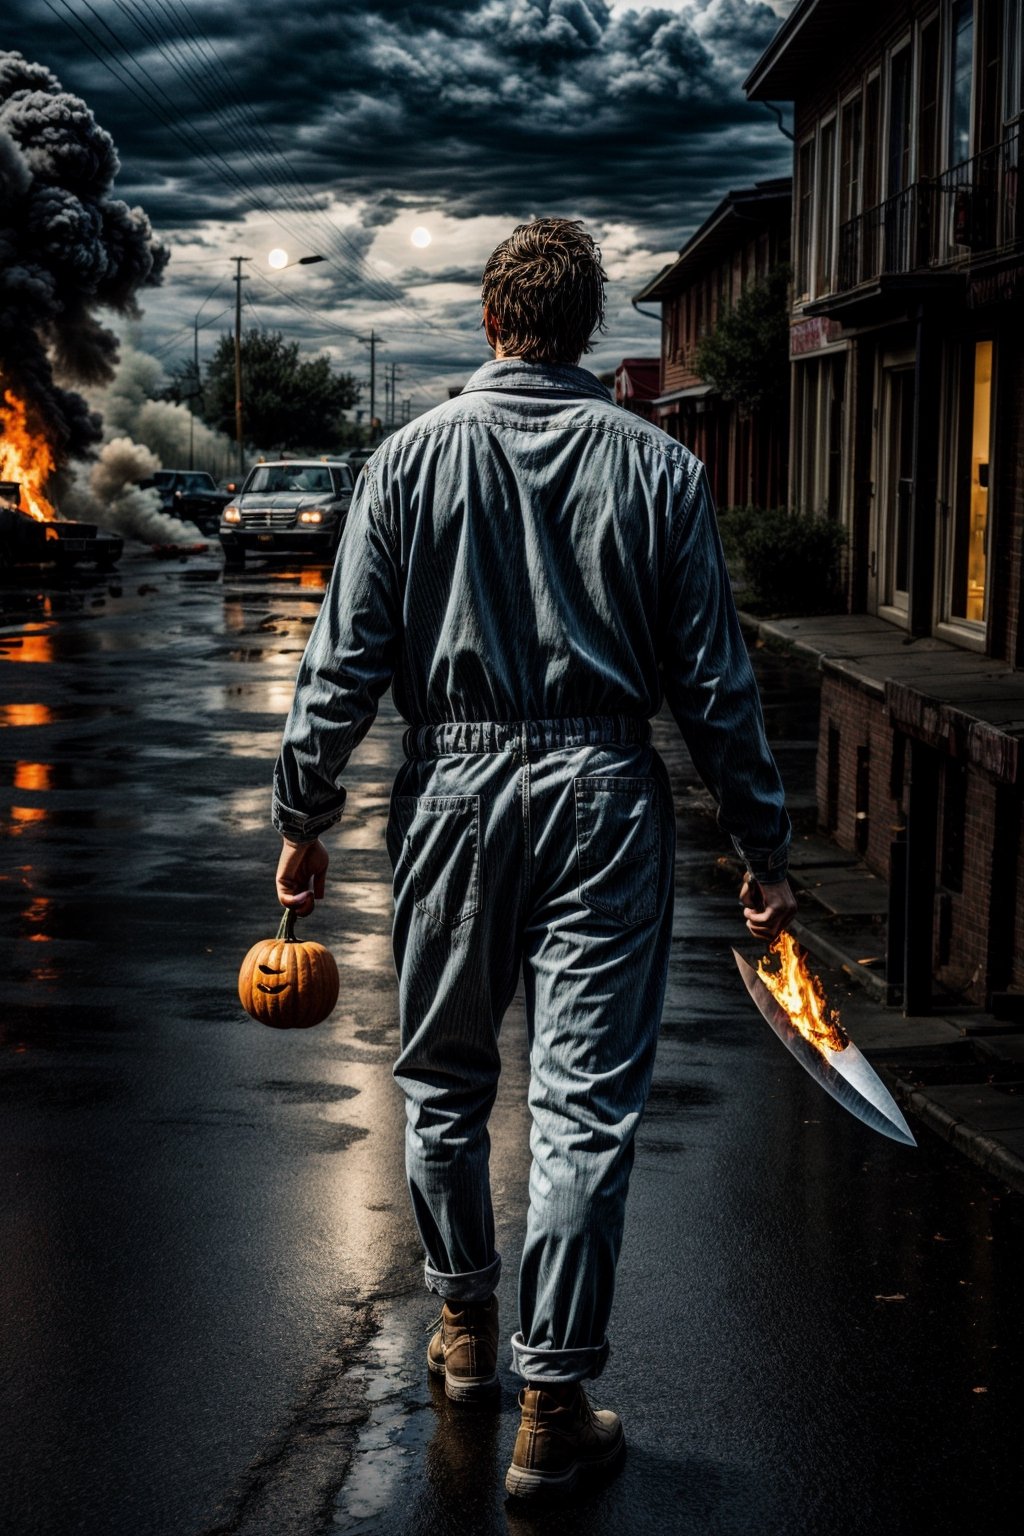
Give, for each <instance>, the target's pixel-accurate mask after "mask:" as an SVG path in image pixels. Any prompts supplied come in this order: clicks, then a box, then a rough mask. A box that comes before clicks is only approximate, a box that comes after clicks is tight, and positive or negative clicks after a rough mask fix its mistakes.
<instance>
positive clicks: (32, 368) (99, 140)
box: [0, 51, 167, 462]
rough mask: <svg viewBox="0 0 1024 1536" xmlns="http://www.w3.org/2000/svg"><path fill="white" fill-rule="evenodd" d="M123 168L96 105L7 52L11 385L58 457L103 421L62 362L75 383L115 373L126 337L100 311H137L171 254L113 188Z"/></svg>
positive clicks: (5, 205)
mask: <svg viewBox="0 0 1024 1536" xmlns="http://www.w3.org/2000/svg"><path fill="white" fill-rule="evenodd" d="M118 169H119V166H118V159H117V153H116V151H115V149H114V144H113V140H112V139H111V137H110V135H109V134H108V133H107V132H106V131H105V130H104V129H103V128H101V127H100V126H99V124H98V123H97V121H96V119H95V117H94V116H93V114H92V112H91V111H90V109H89V107H88V106H87V105H86V104H85V102H84V101H81V100H80V99H79V98H78V97H77V96H73V95H70V94H69V93H68V92H66V91H64V90H62V89H61V85H60V81H59V80H58V79H57V78H56V77H55V76H54V75H53V74H52V73H51V72H50V71H49V70H46V69H43V68H40V67H39V66H38V65H36V64H34V63H32V62H31V61H26V60H25V59H24V58H23V57H22V56H21V55H20V54H18V53H15V52H3V51H0V389H4V388H6V389H8V390H12V391H14V392H16V393H17V394H18V395H19V396H20V397H21V398H23V399H24V401H25V403H26V405H27V408H28V414H29V420H30V426H31V427H32V428H33V429H34V430H36V431H39V430H40V429H41V430H43V431H44V432H45V435H46V437H47V439H48V441H49V443H50V445H51V447H52V448H53V450H54V451H55V454H56V457H57V459H58V461H59V462H61V461H63V460H64V459H65V458H67V457H68V456H71V455H76V454H81V453H84V452H85V451H86V450H87V449H88V448H89V447H90V446H91V445H92V444H93V443H94V442H95V441H96V440H97V438H98V435H99V422H98V420H97V419H96V418H95V417H94V416H93V415H92V414H91V413H90V411H89V409H88V407H87V405H86V403H85V401H84V400H83V399H82V397H81V395H79V394H77V393H76V392H75V391H73V390H68V389H66V388H64V387H63V385H62V384H60V383H58V382H57V381H56V380H55V377H54V365H56V368H57V371H58V372H59V374H61V375H63V377H64V379H66V380H70V381H71V382H77V383H96V382H103V381H105V380H108V379H109V378H110V377H111V376H112V373H113V367H114V364H115V362H116V359H117V338H116V337H115V336H114V334H113V332H111V331H110V330H109V329H108V328H107V327H106V326H105V325H103V324H101V322H100V321H99V320H98V319H97V317H96V311H97V310H98V309H101V308H102V309H108V310H113V311H115V312H116V313H119V314H121V315H125V316H134V315H137V314H138V307H137V303H136V296H137V294H138V291H139V290H140V289H141V288H143V287H145V286H150V285H153V284H156V283H158V282H159V280H160V275H161V272H162V270H163V267H164V265H165V263H166V260H167V252H166V250H164V249H163V247H161V246H160V245H159V244H158V242H157V241H156V240H155V239H154V237H153V232H152V229H151V227H150V224H149V220H148V219H147V217H146V215H145V214H144V213H143V211H142V210H141V208H129V207H128V205H127V204H126V203H124V202H122V201H121V200H120V199H118V198H115V197H114V196H113V195H112V191H113V182H114V177H115V176H116V175H117V172H118ZM0 415H2V396H0Z"/></svg>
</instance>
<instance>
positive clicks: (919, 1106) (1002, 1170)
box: [887, 1074, 1024, 1194]
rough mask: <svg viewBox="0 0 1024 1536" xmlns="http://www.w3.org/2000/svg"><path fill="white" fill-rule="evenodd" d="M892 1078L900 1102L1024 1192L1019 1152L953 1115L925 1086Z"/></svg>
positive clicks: (988, 1170)
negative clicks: (931, 1095) (920, 1086)
mask: <svg viewBox="0 0 1024 1536" xmlns="http://www.w3.org/2000/svg"><path fill="white" fill-rule="evenodd" d="M887 1075H889V1074H887ZM891 1081H892V1083H893V1086H894V1088H895V1093H896V1098H897V1099H898V1100H899V1102H900V1103H901V1104H902V1105H904V1106H905V1107H906V1108H907V1109H909V1110H911V1111H912V1112H913V1113H914V1114H915V1115H916V1116H917V1117H918V1119H920V1120H923V1121H924V1123H925V1125H927V1126H928V1127H929V1129H930V1130H933V1131H934V1132H935V1133H936V1135H938V1136H941V1137H942V1139H943V1140H944V1141H948V1142H949V1144H950V1146H952V1147H955V1148H956V1150H957V1151H958V1152H962V1153H963V1155H964V1156H965V1157H969V1158H970V1160H971V1162H972V1163H977V1164H978V1166H979V1168H984V1170H985V1172H986V1173H991V1174H993V1175H994V1176H995V1177H996V1178H998V1179H1001V1180H1002V1182H1003V1183H1004V1184H1008V1185H1009V1186H1010V1188H1011V1189H1015V1190H1017V1191H1018V1192H1019V1193H1021V1194H1024V1160H1022V1159H1021V1158H1019V1157H1018V1156H1017V1154H1016V1153H1015V1152H1011V1151H1010V1149H1009V1148H1008V1147H1006V1146H1004V1145H1003V1143H1002V1142H1001V1141H996V1140H995V1139H994V1138H993V1137H992V1136H986V1134H985V1133H984V1131H979V1130H977V1129H976V1128H975V1127H974V1126H972V1125H971V1124H970V1123H969V1122H968V1121H966V1120H960V1119H958V1118H957V1116H956V1115H952V1114H950V1112H949V1110H948V1109H943V1107H942V1105H941V1104H937V1103H936V1102H935V1100H934V1099H930V1098H929V1097H928V1095H927V1093H926V1092H925V1091H924V1090H923V1089H921V1088H914V1087H913V1086H912V1085H911V1084H910V1083H907V1082H904V1081H903V1079H902V1078H900V1077H892V1078H891Z"/></svg>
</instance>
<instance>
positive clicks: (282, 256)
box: [267, 246, 327, 272]
mask: <svg viewBox="0 0 1024 1536" xmlns="http://www.w3.org/2000/svg"><path fill="white" fill-rule="evenodd" d="M326 259H327V258H326V257H325V256H300V257H299V258H298V260H297V261H289V260H288V252H287V251H284V250H282V249H281V247H280V246H276V247H275V249H274V250H272V251H271V252H270V254H269V256H268V257H267V266H268V267H273V269H274V271H275V272H282V271H283V270H284V268H285V267H311V266H313V264H314V262H317V261H325V260H326Z"/></svg>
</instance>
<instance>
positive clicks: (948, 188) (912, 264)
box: [836, 124, 1024, 293]
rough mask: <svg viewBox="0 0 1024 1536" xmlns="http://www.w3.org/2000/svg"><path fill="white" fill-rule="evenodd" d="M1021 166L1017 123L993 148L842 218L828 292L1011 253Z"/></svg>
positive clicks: (1020, 229) (1023, 222) (1022, 223)
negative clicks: (835, 266)
mask: <svg viewBox="0 0 1024 1536" xmlns="http://www.w3.org/2000/svg"><path fill="white" fill-rule="evenodd" d="M1021 169H1022V166H1021V128H1020V124H1017V125H1016V126H1015V127H1014V130H1013V132H1012V133H1011V134H1010V136H1009V137H1008V138H1006V139H1004V140H1003V142H1002V143H1001V144H996V145H995V146H994V147H993V148H992V149H986V150H984V151H983V152H982V153H981V154H980V155H975V156H974V157H973V158H972V159H970V160H964V161H963V162H962V163H961V164H960V165H955V166H953V167H951V169H950V170H948V171H944V172H943V173H942V175H941V176H936V177H931V178H929V179H928V180H925V181H917V182H914V184H913V185H912V186H909V187H907V188H905V190H904V191H902V192H897V193H896V195H895V196H894V197H890V198H888V199H887V200H886V201H885V202H884V203H880V204H879V205H878V206H877V207H875V208H869V209H867V210H866V211H865V212H864V213H861V214H858V215H857V217H856V218H854V219H850V220H849V222H848V223H846V224H843V225H842V226H841V228H840V230H839V272H838V280H837V283H836V290H837V291H838V292H839V293H846V292H848V291H849V290H850V289H851V288H857V287H859V286H860V285H861V283H868V282H874V281H875V280H877V279H878V278H879V277H884V276H889V275H891V274H895V273H911V272H921V271H928V270H930V269H932V268H941V267H947V266H951V265H954V264H966V263H969V262H970V260H971V259H972V258H973V257H977V256H980V255H994V254H995V253H997V252H999V251H1002V250H1005V249H1009V248H1012V247H1013V246H1015V245H1016V244H1017V243H1018V241H1019V240H1020V239H1021V236H1022V234H1024V218H1022V215H1021V211H1020V200H1019V186H1020V176H1021Z"/></svg>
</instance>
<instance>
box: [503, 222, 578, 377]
mask: <svg viewBox="0 0 1024 1536" xmlns="http://www.w3.org/2000/svg"><path fill="white" fill-rule="evenodd" d="M605 281H606V274H605V271H604V268H603V267H602V265H601V251H600V247H599V246H597V245H596V244H595V243H594V240H593V239H592V237H591V236H590V235H588V234H587V231H586V230H585V229H584V228H583V225H582V223H581V222H580V220H579V219H534V220H533V222H532V223H530V224H520V225H519V226H518V227H517V228H516V229H514V230H513V231H512V233H511V234H510V235H509V237H508V239H507V240H503V241H502V242H501V244H500V245H499V246H498V248H497V250H495V251H494V252H493V254H492V255H491V257H490V259H489V260H488V262H487V265H486V267H485V268H484V275H483V283H482V291H481V299H482V301H483V303H484V306H485V307H486V309H487V311H488V312H489V315H490V318H491V322H492V324H493V326H494V327H495V328H496V330H497V334H498V337H499V338H500V343H501V351H502V355H503V356H505V357H522V358H525V359H526V360H527V361H528V362H531V363H576V362H578V361H579V359H580V357H581V356H582V355H583V353H584V352H589V351H590V338H591V336H592V335H593V333H594V332H595V331H596V330H598V329H601V330H603V329H604V285H605Z"/></svg>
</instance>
